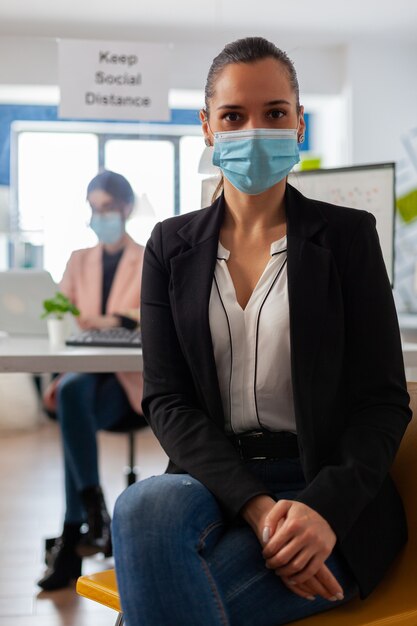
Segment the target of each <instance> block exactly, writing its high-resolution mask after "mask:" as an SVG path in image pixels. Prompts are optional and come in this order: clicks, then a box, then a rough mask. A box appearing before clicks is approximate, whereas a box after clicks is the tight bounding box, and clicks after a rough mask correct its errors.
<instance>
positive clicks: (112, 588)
mask: <svg viewBox="0 0 417 626" xmlns="http://www.w3.org/2000/svg"><path fill="white" fill-rule="evenodd" d="M77 593H78V594H79V595H80V596H84V597H85V598H89V599H90V600H95V601H96V602H99V603H100V604H104V606H108V607H109V609H114V610H115V611H117V612H118V614H119V615H118V616H117V619H116V624H115V626H122V624H123V613H122V609H121V606H120V597H119V591H118V589H117V582H116V574H115V571H114V569H107V570H105V571H104V572H99V573H98V574H91V575H90V576H80V577H79V579H78V580H77Z"/></svg>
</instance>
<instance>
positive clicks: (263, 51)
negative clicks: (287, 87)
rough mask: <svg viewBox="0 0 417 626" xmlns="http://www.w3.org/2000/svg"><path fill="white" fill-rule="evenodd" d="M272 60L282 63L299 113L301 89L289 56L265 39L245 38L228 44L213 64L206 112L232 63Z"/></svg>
mask: <svg viewBox="0 0 417 626" xmlns="http://www.w3.org/2000/svg"><path fill="white" fill-rule="evenodd" d="M268 58H272V59H275V60H276V61H278V62H279V63H282V65H283V66H284V68H285V69H286V71H287V74H288V78H289V81H290V84H291V86H292V88H293V90H294V93H295V97H296V103H297V111H298V110H299V109H300V88H299V85H298V78H297V72H296V71H295V67H294V64H293V62H292V61H291V59H290V58H289V56H288V55H287V53H286V52H284V51H283V50H280V48H277V46H276V45H275V44H273V43H271V42H270V41H267V39H264V38H263V37H245V38H244V39H237V40H236V41H232V42H231V43H228V44H227V45H226V46H225V47H224V48H223V50H222V51H221V52H220V54H218V55H217V56H216V57H215V58H214V59H213V62H212V64H211V67H210V69H209V72H208V75H207V82H206V87H205V90H204V95H205V110H206V113H207V115H209V112H210V104H209V103H210V100H211V98H212V97H213V95H214V92H215V86H216V80H217V78H218V76H219V74H220V73H221V72H222V70H223V69H224V68H225V67H226V66H227V65H230V64H231V63H255V62H256V61H261V60H262V59H268Z"/></svg>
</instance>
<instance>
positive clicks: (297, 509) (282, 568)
mask: <svg viewBox="0 0 417 626" xmlns="http://www.w3.org/2000/svg"><path fill="white" fill-rule="evenodd" d="M258 499H259V500H258ZM253 500H258V502H257V503H256V504H255V505H254V507H253V509H254V510H257V513H258V514H256V513H255V516H253V510H252V512H250V511H248V510H247V509H246V513H245V518H246V519H247V521H248V522H249V523H250V524H251V525H252V527H253V528H254V530H255V532H256V534H257V535H258V538H259V540H260V541H261V543H262V544H263V546H264V548H263V552H262V554H263V557H264V559H265V565H266V567H268V568H269V569H272V570H274V571H275V573H276V574H277V575H278V576H280V577H281V580H282V582H283V583H284V584H285V585H286V587H288V589H290V590H291V591H293V592H294V593H295V594H297V595H299V596H301V597H302V598H307V599H309V600H313V599H314V598H315V596H316V595H320V596H322V597H323V598H326V599H327V600H331V601H335V600H342V599H343V589H342V587H341V586H340V584H339V583H338V581H337V580H336V578H335V577H334V576H333V574H332V573H331V571H330V570H329V568H328V567H327V566H326V565H325V561H326V559H327V558H328V557H329V556H330V554H331V552H332V550H333V548H334V546H335V544H336V535H335V533H334V531H333V530H332V528H331V527H330V525H329V524H328V523H327V521H326V520H325V519H324V518H323V517H322V516H321V515H320V514H319V513H317V512H316V511H314V510H313V509H311V508H310V507H309V506H307V505H306V504H303V503H302V502H296V501H292V500H279V501H278V502H274V501H273V500H272V499H271V498H269V497H268V496H258V497H257V498H254V499H253ZM268 501H269V502H268ZM271 503H272V506H271ZM248 504H249V506H250V504H251V503H248ZM247 506H248V505H247ZM266 509H268V511H267V513H266V514H265V510H266ZM262 510H263V511H264V513H263V514H262V513H261V511H262ZM259 513H261V514H260V515H259Z"/></svg>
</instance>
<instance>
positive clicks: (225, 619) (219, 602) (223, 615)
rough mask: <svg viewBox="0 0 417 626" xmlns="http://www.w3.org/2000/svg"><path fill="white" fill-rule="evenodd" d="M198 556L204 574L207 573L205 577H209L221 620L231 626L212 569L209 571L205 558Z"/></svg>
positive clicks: (225, 624)
mask: <svg viewBox="0 0 417 626" xmlns="http://www.w3.org/2000/svg"><path fill="white" fill-rule="evenodd" d="M198 556H199V559H200V561H201V565H202V566H203V571H204V573H205V575H206V577H207V580H208V583H209V586H210V590H211V592H212V594H213V597H214V601H215V603H216V605H217V608H218V610H219V614H220V620H221V622H222V624H223V625H224V626H229V618H228V617H227V614H226V611H225V610H224V606H223V602H222V600H221V598H220V596H219V592H218V590H217V587H216V583H215V582H214V580H213V577H212V575H211V572H210V569H209V567H208V565H207V563H206V562H205V560H204V558H203V557H202V556H201V555H198Z"/></svg>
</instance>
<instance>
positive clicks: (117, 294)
mask: <svg viewBox="0 0 417 626" xmlns="http://www.w3.org/2000/svg"><path fill="white" fill-rule="evenodd" d="M125 238H126V245H125V251H124V253H123V255H122V258H121V259H120V262H119V265H118V267H117V270H116V274H115V277H114V280H113V284H112V287H111V290H110V295H109V298H108V301H107V306H106V313H107V314H109V315H110V314H112V313H120V314H122V315H123V314H125V315H129V314H130V315H132V313H133V314H134V315H137V314H138V313H139V305H140V288H141V282H142V262H143V253H144V250H145V249H144V247H143V246H140V245H139V244H137V243H135V242H134V241H133V239H131V238H130V237H129V236H128V235H125ZM102 258H103V246H102V245H101V244H99V245H97V246H94V248H85V249H83V250H76V251H75V252H73V253H72V254H71V257H70V259H69V261H68V263H67V267H66V269H65V272H64V275H63V277H62V281H61V284H60V290H61V291H62V293H64V294H65V295H66V296H67V297H68V298H69V299H70V300H71V302H73V303H74V304H75V306H77V307H78V308H79V309H80V311H81V314H82V315H83V316H89V315H92V316H93V315H101V297H102V278H103V263H102ZM116 376H117V378H118V380H119V381H120V383H121V385H122V386H123V388H124V390H125V391H126V394H127V397H128V398H129V402H130V404H131V406H132V408H133V409H134V410H135V411H136V412H137V413H142V409H141V402H142V390H143V379H142V374H141V373H139V372H138V373H136V372H118V373H116Z"/></svg>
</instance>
